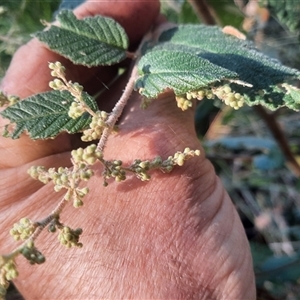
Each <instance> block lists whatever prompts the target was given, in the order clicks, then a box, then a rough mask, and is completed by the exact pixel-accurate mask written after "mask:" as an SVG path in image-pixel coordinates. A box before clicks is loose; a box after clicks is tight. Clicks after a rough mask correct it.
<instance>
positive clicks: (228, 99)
mask: <svg viewBox="0 0 300 300" xmlns="http://www.w3.org/2000/svg"><path fill="white" fill-rule="evenodd" d="M214 94H215V95H216V96H217V97H218V98H219V99H221V100H223V101H224V103H225V104H226V105H229V106H230V107H232V108H234V109H239V108H241V107H242V106H243V105H244V97H243V95H241V94H240V93H236V92H234V91H232V89H231V87H230V86H229V85H228V84H225V85H223V86H220V87H217V88H215V89H214Z"/></svg>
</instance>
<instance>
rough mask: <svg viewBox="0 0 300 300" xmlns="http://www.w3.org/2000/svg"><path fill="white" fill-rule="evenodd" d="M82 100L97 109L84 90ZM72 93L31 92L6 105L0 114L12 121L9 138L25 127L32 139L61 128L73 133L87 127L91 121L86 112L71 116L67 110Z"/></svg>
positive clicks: (42, 137) (18, 135) (43, 137)
mask: <svg viewBox="0 0 300 300" xmlns="http://www.w3.org/2000/svg"><path fill="white" fill-rule="evenodd" d="M83 97H84V101H85V102H86V103H87V105H88V106H89V107H90V108H91V109H92V110H93V111H96V110H97V105H96V103H95V101H94V99H93V98H92V97H91V96H89V95H88V94H87V93H83ZM73 101H74V97H73V96H72V95H71V94H70V93H69V92H68V91H62V92H61V91H50V92H45V93H41V94H37V95H33V96H30V97H28V98H26V99H24V100H22V101H20V102H18V103H16V104H15V105H12V106H9V107H8V108H6V109H5V110H4V111H3V112H2V113H1V115H2V117H4V118H7V119H9V120H10V122H11V124H12V125H14V128H13V132H11V136H10V137H11V138H13V139H17V138H19V137H20V135H21V133H22V132H24V131H27V132H28V134H29V135H30V137H31V138H32V139H46V138H53V137H55V136H57V135H58V134H59V133H60V132H63V131H67V132H69V133H76V132H79V131H82V130H83V129H85V128H87V127H88V125H89V124H90V122H91V117H90V116H89V115H88V114H83V115H82V116H81V117H79V118H77V119H71V118H70V117H69V116H68V111H69V107H70V105H71V103H72V102H73Z"/></svg>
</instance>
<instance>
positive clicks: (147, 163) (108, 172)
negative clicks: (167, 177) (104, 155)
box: [103, 148, 200, 185]
mask: <svg viewBox="0 0 300 300" xmlns="http://www.w3.org/2000/svg"><path fill="white" fill-rule="evenodd" d="M199 155H200V151H199V150H191V149H190V148H185V149H184V151H183V152H180V151H178V152H176V153H175V154H174V156H169V157H168V158H167V159H166V160H162V158H161V157H159V156H158V157H155V158H154V159H152V160H140V159H135V160H134V162H133V163H132V164H131V165H130V166H128V167H125V166H123V163H122V161H120V160H113V161H104V165H105V170H104V172H103V176H104V178H105V180H106V179H109V178H114V179H115V181H117V182H120V181H123V180H125V179H126V172H131V173H134V174H135V175H136V177H137V178H139V179H140V180H142V181H148V180H150V178H151V176H150V174H149V171H151V170H154V169H160V170H161V171H163V172H166V173H169V172H171V171H172V170H173V168H174V166H175V165H178V166H183V165H184V162H185V161H186V160H188V159H189V158H191V157H194V156H199ZM104 184H105V185H107V182H106V181H105V182H104Z"/></svg>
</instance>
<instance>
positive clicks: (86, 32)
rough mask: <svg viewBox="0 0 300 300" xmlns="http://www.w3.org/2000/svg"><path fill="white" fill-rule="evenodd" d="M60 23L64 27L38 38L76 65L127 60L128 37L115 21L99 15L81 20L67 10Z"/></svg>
mask: <svg viewBox="0 0 300 300" xmlns="http://www.w3.org/2000/svg"><path fill="white" fill-rule="evenodd" d="M57 20H58V21H59V22H60V27H58V26H54V25H52V26H51V27H50V28H49V29H48V30H46V31H42V32H38V33H37V34H36V37H37V38H38V39H39V40H40V41H41V42H43V43H46V44H47V45H48V47H49V48H50V49H51V50H53V51H55V52H57V53H59V54H61V55H62V56H65V57H67V58H69V59H70V60H71V61H72V62H74V63H75V64H81V65H85V66H89V67H92V66H99V65H112V64H116V63H118V62H120V61H121V60H123V59H125V58H126V50H127V48H128V43H129V42H128V37H127V35H126V33H125V31H124V29H123V28H122V27H121V26H120V25H119V24H118V23H117V22H116V21H114V20H113V19H111V18H107V17H102V16H96V17H88V18H85V19H83V20H78V19H76V17H75V15H74V14H73V12H72V11H69V10H63V11H61V12H60V13H59V14H58V16H57Z"/></svg>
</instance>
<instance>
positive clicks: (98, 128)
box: [81, 111, 109, 142]
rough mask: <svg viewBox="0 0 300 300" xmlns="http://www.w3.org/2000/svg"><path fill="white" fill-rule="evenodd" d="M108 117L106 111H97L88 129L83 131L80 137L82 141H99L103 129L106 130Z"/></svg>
mask: <svg viewBox="0 0 300 300" xmlns="http://www.w3.org/2000/svg"><path fill="white" fill-rule="evenodd" d="M108 116H109V114H108V113H107V112H106V111H97V112H96V113H95V115H93V116H92V121H91V123H90V125H89V128H88V129H86V130H84V131H83V135H82V137H81V139H82V141H84V142H90V141H93V140H97V139H100V137H101V135H102V132H103V130H104V128H107V125H106V121H107V119H108Z"/></svg>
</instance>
